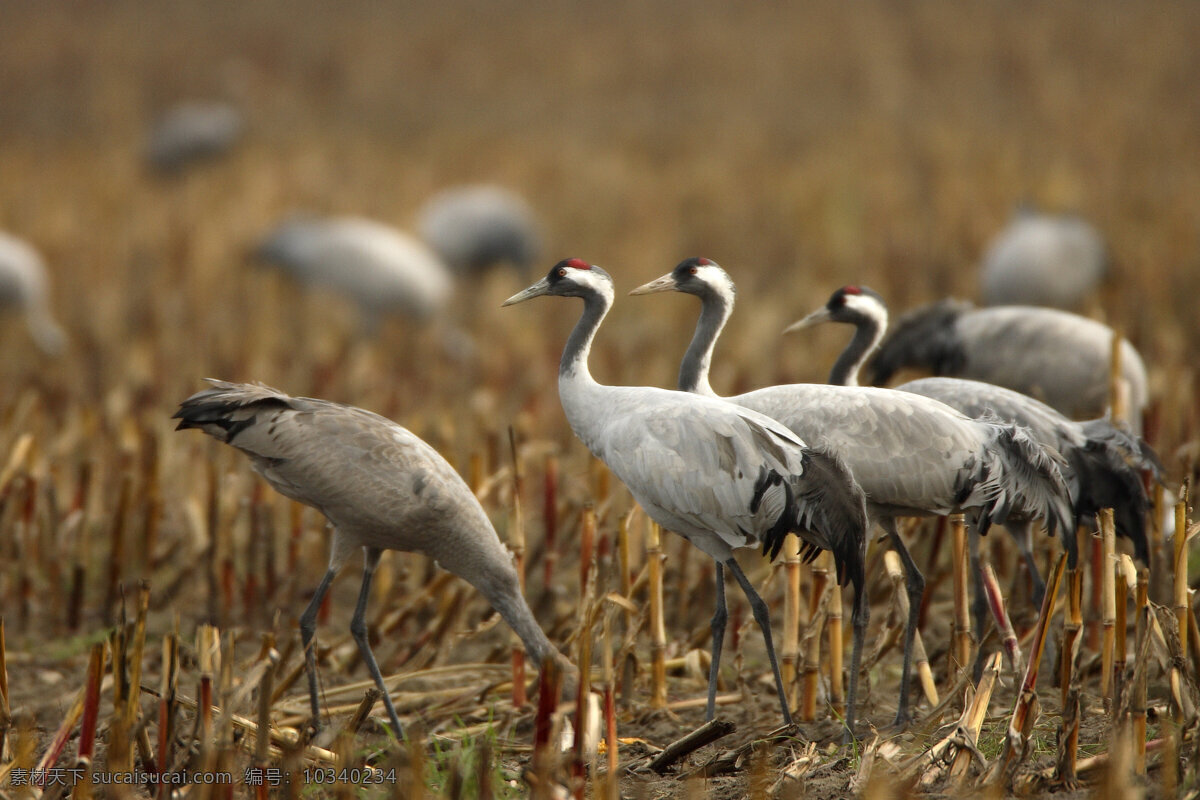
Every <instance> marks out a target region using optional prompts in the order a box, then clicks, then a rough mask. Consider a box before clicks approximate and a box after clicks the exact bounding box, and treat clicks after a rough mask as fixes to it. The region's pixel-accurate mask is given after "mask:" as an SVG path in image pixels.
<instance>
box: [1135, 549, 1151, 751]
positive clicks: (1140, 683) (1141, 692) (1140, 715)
mask: <svg viewBox="0 0 1200 800" xmlns="http://www.w3.org/2000/svg"><path fill="white" fill-rule="evenodd" d="M1149 584H1150V574H1149V572H1148V571H1147V570H1146V568H1145V567H1140V568H1139V569H1138V575H1137V595H1136V599H1135V600H1134V608H1135V609H1136V611H1135V613H1136V614H1137V622H1136V634H1135V635H1136V637H1137V638H1136V642H1137V643H1136V645H1135V647H1136V652H1137V655H1136V662H1135V664H1134V675H1133V689H1132V696H1131V698H1130V715H1131V716H1132V717H1133V746H1134V758H1133V772H1134V774H1135V775H1145V774H1146V678H1147V676H1146V672H1147V669H1146V667H1147V663H1146V661H1147V659H1146V653H1147V652H1148V650H1149V646H1150V614H1151V613H1153V612H1151V610H1150V597H1149Z"/></svg>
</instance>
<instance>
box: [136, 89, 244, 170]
mask: <svg viewBox="0 0 1200 800" xmlns="http://www.w3.org/2000/svg"><path fill="white" fill-rule="evenodd" d="M245 127H246V123H245V120H244V119H243V117H242V112H241V111H239V110H238V109H237V108H236V107H234V106H232V105H230V104H229V103H224V102H218V101H192V102H186V103H179V104H178V105H175V106H172V107H171V108H169V109H167V110H166V111H165V112H164V113H163V114H162V115H161V116H160V117H159V118H158V119H157V120H155V122H154V124H153V126H152V127H151V129H150V132H149V135H148V137H147V141H146V160H147V161H148V162H149V163H150V166H152V167H153V168H154V169H157V170H159V171H161V172H164V173H175V172H178V171H180V170H182V169H183V168H184V167H187V166H190V165H192V164H196V163H199V162H202V161H208V160H212V159H214V158H216V157H217V156H220V155H222V154H224V153H225V152H227V151H228V150H229V149H231V148H232V147H233V146H234V144H236V143H237V141H238V139H240V138H241V136H242V132H243V131H244V130H245Z"/></svg>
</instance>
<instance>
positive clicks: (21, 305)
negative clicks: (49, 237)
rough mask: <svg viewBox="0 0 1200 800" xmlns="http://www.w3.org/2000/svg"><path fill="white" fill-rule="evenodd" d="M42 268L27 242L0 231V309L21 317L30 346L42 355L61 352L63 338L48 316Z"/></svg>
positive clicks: (43, 265) (50, 315)
mask: <svg viewBox="0 0 1200 800" xmlns="http://www.w3.org/2000/svg"><path fill="white" fill-rule="evenodd" d="M47 283H48V281H47V278H46V265H45V262H43V261H42V257H41V255H39V254H38V251H37V250H35V249H34V248H33V246H32V245H30V244H29V243H28V242H26V241H25V240H23V239H19V238H17V237H16V236H13V235H11V234H8V233H4V232H3V231H0V308H12V309H15V310H16V311H18V312H20V313H21V314H23V315H24V316H25V325H26V327H27V328H29V334H30V335H31V336H32V337H33V341H34V344H36V345H37V346H38V349H40V350H41V351H42V352H43V353H45V354H46V355H50V356H54V355H59V354H61V353H62V351H63V348H65V347H66V344H67V337H66V334H64V333H63V330H62V328H61V327H60V326H59V324H58V323H57V322H55V321H54V316H53V315H52V314H51V313H50V298H49V288H48V286H47Z"/></svg>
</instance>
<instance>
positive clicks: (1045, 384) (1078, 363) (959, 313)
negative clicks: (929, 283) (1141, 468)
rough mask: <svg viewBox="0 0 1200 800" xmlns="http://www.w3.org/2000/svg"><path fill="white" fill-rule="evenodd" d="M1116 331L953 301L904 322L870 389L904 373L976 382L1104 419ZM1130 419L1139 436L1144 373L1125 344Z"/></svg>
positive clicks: (878, 359) (1073, 318) (888, 341)
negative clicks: (904, 370)
mask: <svg viewBox="0 0 1200 800" xmlns="http://www.w3.org/2000/svg"><path fill="white" fill-rule="evenodd" d="M1113 337H1114V332H1113V330H1112V328H1110V327H1108V326H1107V325H1104V324H1103V323H1100V322H1096V321H1095V320H1092V319H1088V318H1087V317H1081V316H1079V315H1078V314H1072V313H1070V312H1068V311H1060V310H1058V309H1054V308H1037V307H1034V306H995V307H992V308H976V307H975V306H973V305H972V304H971V303H968V302H965V301H961V300H953V299H947V300H942V301H940V302H937V303H933V304H930V305H927V306H923V307H921V308H917V309H914V310H913V311H910V312H908V313H907V314H904V315H903V316H901V317H900V318H899V319H898V320H897V321H896V324H895V325H894V326H893V328H892V330H891V331H890V332H889V333H888V334H887V336H886V337H884V339H883V341H882V343H880V345H879V350H878V352H877V353H876V354H875V357H874V358H873V359H872V360H871V364H870V366H869V367H868V369H869V378H870V379H869V381H868V383H871V384H874V385H879V384H882V383H886V382H887V381H888V380H889V379H890V378H891V377H892V375H894V374H895V373H896V372H897V371H898V370H900V369H901V368H904V367H914V368H918V369H925V370H928V371H930V372H932V373H933V374H934V375H939V376H946V377H952V378H972V379H974V380H977V381H983V382H984V383H992V384H995V385H997V386H1003V387H1005V388H1008V389H1012V390H1014V391H1017V392H1020V393H1021V394H1027V395H1030V396H1031V397H1036V398H1038V399H1039V400H1041V401H1042V402H1044V403H1046V404H1047V405H1049V406H1052V407H1053V408H1056V409H1058V410H1059V411H1061V412H1062V413H1063V414H1066V415H1067V416H1068V417H1071V418H1074V419H1091V418H1095V417H1099V416H1101V415H1103V414H1104V413H1105V409H1106V407H1107V403H1108V396H1109V372H1110V364H1111V354H1112V343H1113ZM1120 357H1121V378H1122V379H1123V381H1124V384H1125V386H1126V388H1127V389H1128V419H1129V421H1130V426H1131V428H1132V429H1133V432H1134V433H1138V434H1140V433H1141V430H1142V411H1143V409H1145V407H1146V401H1147V389H1146V367H1145V366H1144V365H1143V363H1142V358H1141V356H1140V355H1138V352H1137V350H1135V349H1134V347H1133V345H1132V344H1130V343H1129V341H1128V340H1127V339H1122V340H1121V344H1120Z"/></svg>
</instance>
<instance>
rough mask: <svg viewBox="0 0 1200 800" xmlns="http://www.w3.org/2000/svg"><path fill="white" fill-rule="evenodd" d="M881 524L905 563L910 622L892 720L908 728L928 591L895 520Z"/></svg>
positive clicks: (901, 726) (905, 636)
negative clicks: (916, 646)
mask: <svg viewBox="0 0 1200 800" xmlns="http://www.w3.org/2000/svg"><path fill="white" fill-rule="evenodd" d="M880 524H881V525H882V526H883V528H884V530H886V531H887V534H888V541H889V542H890V543H891V545H892V548H893V549H895V551H896V554H897V555H899V556H900V561H901V562H903V563H904V586H905V589H907V591H908V623H907V625H906V626H905V628H904V668H903V669H902V670H901V672H900V701H899V705H898V706H897V708H896V721H895V722H894V723H893V724H894V725H895V726H896V727H897V728H905V727H907V726H908V723H909V722H911V721H912V714H910V713H909V710H908V690H909V684H910V683H911V682H912V657H913V639H915V638H916V635H917V620H918V619H919V618H920V616H921V599H922V597H924V595H925V576H924V575H922V574H921V570H919V569H917V563H916V562H915V561H913V558H912V554H910V553H909V552H908V548H907V547H905V545H904V541H903V540H902V539H901V538H900V532H899V531H897V530H896V520H894V519H891V518H887V519H883V520H880Z"/></svg>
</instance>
